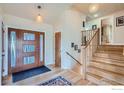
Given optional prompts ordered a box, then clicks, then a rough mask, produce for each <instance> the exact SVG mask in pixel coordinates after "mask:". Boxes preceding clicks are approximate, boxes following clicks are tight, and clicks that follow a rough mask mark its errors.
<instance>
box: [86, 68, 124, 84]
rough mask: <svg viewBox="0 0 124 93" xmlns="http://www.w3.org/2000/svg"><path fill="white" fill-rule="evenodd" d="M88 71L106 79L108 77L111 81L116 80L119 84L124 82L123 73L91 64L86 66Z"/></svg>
mask: <svg viewBox="0 0 124 93" xmlns="http://www.w3.org/2000/svg"><path fill="white" fill-rule="evenodd" d="M88 72H90V73H93V74H96V75H99V76H101V77H103V78H106V79H109V80H112V81H116V82H118V83H121V84H124V75H123V74H119V73H115V72H111V71H107V70H103V69H100V68H97V67H93V66H89V67H88Z"/></svg>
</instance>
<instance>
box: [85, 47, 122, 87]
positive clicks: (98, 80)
mask: <svg viewBox="0 0 124 93" xmlns="http://www.w3.org/2000/svg"><path fill="white" fill-rule="evenodd" d="M123 47H124V46H121V45H120V46H117V45H102V46H98V48H97V50H96V52H95V53H94V54H93V57H92V59H91V62H90V64H89V65H88V68H87V70H86V79H87V80H89V81H91V82H93V83H95V84H97V85H124V55H123Z"/></svg>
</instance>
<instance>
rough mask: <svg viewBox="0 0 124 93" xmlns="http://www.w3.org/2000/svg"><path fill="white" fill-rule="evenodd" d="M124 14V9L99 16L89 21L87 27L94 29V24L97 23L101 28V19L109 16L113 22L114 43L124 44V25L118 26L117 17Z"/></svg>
mask: <svg viewBox="0 0 124 93" xmlns="http://www.w3.org/2000/svg"><path fill="white" fill-rule="evenodd" d="M119 16H124V11H119V12H116V13H113V14H110V15H108V16H104V17H101V18H97V19H94V20H91V21H89V22H87V27H86V29H92V25H94V24H96V25H97V27H98V28H101V20H102V19H106V18H109V19H110V20H111V23H112V27H113V28H112V44H115V45H124V36H123V35H124V26H120V27H116V17H119Z"/></svg>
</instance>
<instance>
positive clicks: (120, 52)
mask: <svg viewBox="0 0 124 93" xmlns="http://www.w3.org/2000/svg"><path fill="white" fill-rule="evenodd" d="M96 53H107V54H118V55H122V54H123V51H118V50H117V51H108V50H97V51H96Z"/></svg>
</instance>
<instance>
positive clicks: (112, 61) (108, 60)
mask: <svg viewBox="0 0 124 93" xmlns="http://www.w3.org/2000/svg"><path fill="white" fill-rule="evenodd" d="M92 60H93V61H99V62H105V63H110V64H116V63H119V64H122V66H123V64H124V61H122V60H117V59H110V58H104V57H95V56H94V57H93V58H92ZM92 60H91V61H92Z"/></svg>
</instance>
